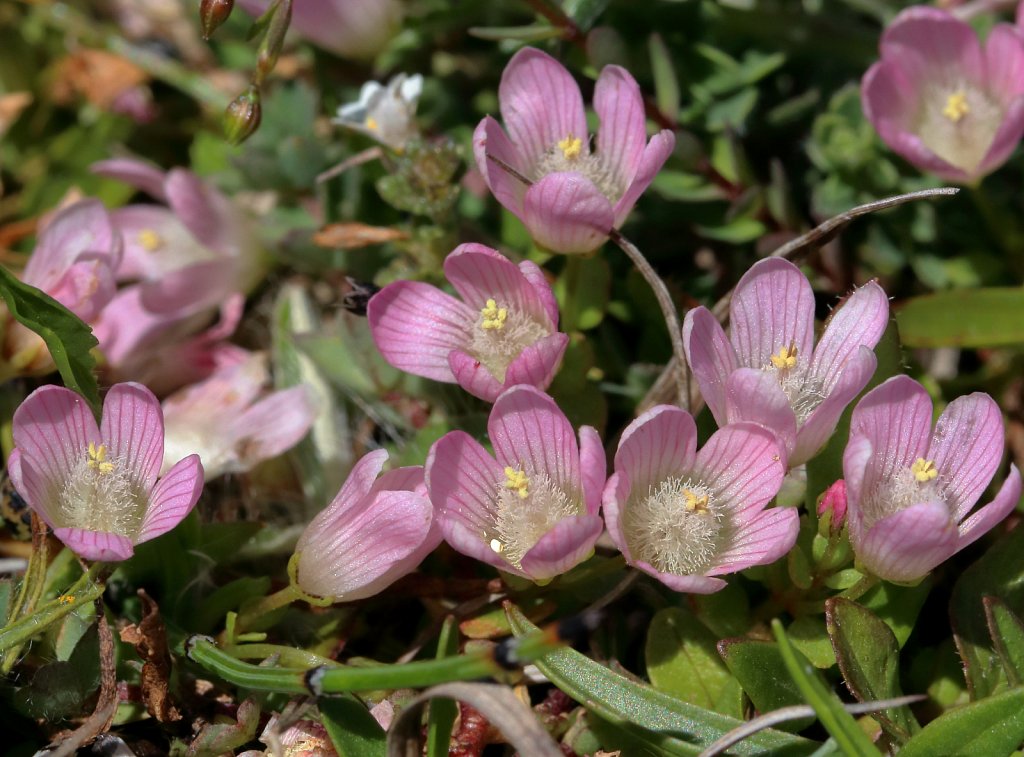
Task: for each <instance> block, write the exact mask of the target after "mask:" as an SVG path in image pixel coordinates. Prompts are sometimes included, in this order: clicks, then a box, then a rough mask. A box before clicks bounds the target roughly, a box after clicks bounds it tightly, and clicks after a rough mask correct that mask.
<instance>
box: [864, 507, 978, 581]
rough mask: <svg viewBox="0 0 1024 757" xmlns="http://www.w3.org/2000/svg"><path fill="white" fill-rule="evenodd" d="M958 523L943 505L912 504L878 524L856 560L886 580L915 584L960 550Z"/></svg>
mask: <svg viewBox="0 0 1024 757" xmlns="http://www.w3.org/2000/svg"><path fill="white" fill-rule="evenodd" d="M958 540H959V534H958V533H957V529H956V523H955V522H954V521H953V520H952V519H951V518H950V515H949V508H948V507H947V506H946V504H945V503H944V502H922V503H920V504H917V505H911V506H910V507H907V508H905V509H903V510H900V511H899V512H897V513H893V514H892V515H889V516H887V517H885V518H882V519H881V520H879V521H878V522H876V523H875V524H874V525H873V526H871V528H870V529H869V530H868V532H867V534H866V536H865V537H864V538H863V540H862V541H861V542H860V544H854V549H855V550H856V552H857V559H858V560H859V561H860V562H861V563H863V565H864V567H865V568H867V569H868V570H869V571H871V573H873V574H874V575H876V576H878V577H879V578H884V579H886V580H887V581H899V582H910V581H916V580H917V579H919V578H921V577H922V576H924V575H925V574H927V573H928V572H929V571H930V570H931V569H932V568H934V567H935V566H936V565H938V564H939V563H941V562H942V561H943V560H946V559H947V558H949V557H950V556H952V555H953V553H954V552H956V550H957V541H958Z"/></svg>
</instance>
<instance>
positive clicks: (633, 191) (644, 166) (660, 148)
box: [612, 129, 676, 228]
mask: <svg viewBox="0 0 1024 757" xmlns="http://www.w3.org/2000/svg"><path fill="white" fill-rule="evenodd" d="M675 147H676V135H675V134H673V133H672V132H671V131H669V130H668V129H663V130H662V131H659V132H658V133H657V134H655V135H654V136H653V137H651V141H650V142H648V143H647V147H645V148H644V151H643V154H642V155H641V156H640V165H639V166H638V167H637V170H636V173H635V174H634V175H633V180H632V181H631V182H630V183H629V186H627V187H626V191H625V192H623V193H622V197H620V198H619V200H618V202H616V203H615V207H614V208H613V211H612V212H613V214H614V217H615V228H619V226H621V225H622V224H623V222H624V221H625V220H626V216H628V215H629V212H630V211H631V210H632V209H633V206H634V205H635V204H636V201H637V200H639V199H640V195H642V194H643V193H644V192H645V191H646V190H647V187H649V186H650V185H651V182H652V181H654V177H655V176H657V175H658V171H660V170H661V167H662V166H663V165H665V161H666V160H668V158H669V156H670V155H671V154H672V151H673V150H674V149H675Z"/></svg>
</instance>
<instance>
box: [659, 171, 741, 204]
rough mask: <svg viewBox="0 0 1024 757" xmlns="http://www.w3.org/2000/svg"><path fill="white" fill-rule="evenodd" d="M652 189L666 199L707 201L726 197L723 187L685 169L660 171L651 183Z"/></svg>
mask: <svg viewBox="0 0 1024 757" xmlns="http://www.w3.org/2000/svg"><path fill="white" fill-rule="evenodd" d="M651 190H652V191H654V192H656V193H657V194H659V195H661V196H662V197H664V198H665V199H666V200H677V201H679V202H706V201H708V200H722V199H724V198H725V193H724V192H723V191H722V188H721V187H719V186H717V185H715V184H712V183H710V182H709V181H708V180H707V179H706V178H704V177H703V176H700V175H699V174H694V173H686V172H684V171H659V172H658V175H657V176H655V177H654V181H653V182H652V183H651Z"/></svg>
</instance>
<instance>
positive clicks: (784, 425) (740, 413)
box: [726, 368, 800, 468]
mask: <svg viewBox="0 0 1024 757" xmlns="http://www.w3.org/2000/svg"><path fill="white" fill-rule="evenodd" d="M726 408H727V417H728V418H729V422H730V423H736V422H738V421H750V422H751V423H756V424H758V425H759V426H762V427H764V428H766V429H768V430H769V431H771V432H772V433H773V434H775V436H776V437H777V439H778V443H779V450H780V451H781V452H782V453H783V454H784V458H783V460H782V464H783V465H784V466H787V467H790V468H792V467H794V466H796V465H799V464H800V463H798V462H796V461H793V460H789V459H788V458H789V457H790V456H792V454H793V450H794V448H795V447H796V439H797V428H796V415H795V414H794V412H793V408H792V406H791V405H790V403H789V398H788V397H786V393H785V392H784V391H782V387H781V386H780V385H779V382H778V379H776V378H775V376H774V375H773V374H772V373H769V372H767V371H763V370H760V369H758V368H739V369H738V370H735V371H733V372H732V374H731V375H730V376H729V379H728V381H727V382H726ZM787 460H788V462H787Z"/></svg>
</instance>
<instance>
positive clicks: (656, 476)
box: [615, 405, 697, 502]
mask: <svg viewBox="0 0 1024 757" xmlns="http://www.w3.org/2000/svg"><path fill="white" fill-rule="evenodd" d="M696 457H697V425H696V424H695V423H694V422H693V416H691V415H690V414H689V413H688V412H686V411H685V410H680V409H679V408H677V407H672V406H671V405H658V406H656V407H652V408H651V409H650V410H648V411H647V412H645V413H643V414H642V415H640V416H639V417H638V418H637V419H636V420H634V421H633V422H632V423H630V424H629V425H628V426H627V427H626V430H625V431H623V432H622V438H621V439H620V440H619V448H618V450H617V451H616V452H615V472H616V473H625V474H626V476H628V477H629V478H628V480H629V482H630V483H631V484H632V486H634V487H636V488H637V489H639V490H640V491H645V490H646V489H647V488H648V487H650V486H654V485H656V484H658V483H660V482H661V481H664V480H665V479H666V478H671V477H672V476H681V475H686V474H687V473H689V471H690V470H691V469H692V468H693V464H694V461H695V460H696ZM623 502H625V500H623Z"/></svg>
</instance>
